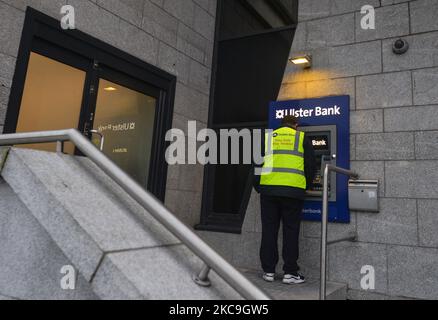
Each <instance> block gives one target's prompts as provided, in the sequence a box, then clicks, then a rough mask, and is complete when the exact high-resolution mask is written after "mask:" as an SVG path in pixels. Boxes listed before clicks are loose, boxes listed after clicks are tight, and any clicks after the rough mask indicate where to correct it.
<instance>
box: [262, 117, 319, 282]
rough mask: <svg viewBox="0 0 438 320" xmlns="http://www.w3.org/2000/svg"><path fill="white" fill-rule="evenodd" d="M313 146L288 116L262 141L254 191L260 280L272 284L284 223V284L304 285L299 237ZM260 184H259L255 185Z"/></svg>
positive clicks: (311, 171) (311, 174) (311, 173)
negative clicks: (259, 240) (258, 213)
mask: <svg viewBox="0 0 438 320" xmlns="http://www.w3.org/2000/svg"><path fill="white" fill-rule="evenodd" d="M315 167H316V166H315V153H314V150H313V146H312V144H311V142H310V140H308V139H307V138H306V136H305V134H304V132H300V131H299V130H298V119H297V118H295V117H293V116H287V117H285V118H284V119H283V122H282V126H281V127H280V128H279V129H277V130H275V131H274V132H272V133H269V134H267V135H266V137H265V156H264V164H263V168H262V169H261V174H260V175H258V178H259V179H258V178H257V180H256V184H255V188H256V190H257V191H258V192H259V193H260V198H261V215H262V229H263V230H262V244H261V249H260V259H261V263H262V267H263V271H264V275H263V279H264V280H266V281H268V282H273V281H274V280H275V271H276V266H277V264H278V261H279V254H278V232H279V229H280V222H282V223H283V260H284V267H283V271H284V277H283V283H285V284H298V283H303V282H305V278H304V277H303V276H302V275H301V274H299V272H298V271H299V266H298V263H297V261H298V256H299V234H300V227H301V219H302V211H303V205H304V199H305V192H306V189H308V188H310V187H311V184H312V182H313V178H314V175H315ZM258 180H259V181H258Z"/></svg>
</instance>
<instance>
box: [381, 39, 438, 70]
mask: <svg viewBox="0 0 438 320" xmlns="http://www.w3.org/2000/svg"><path fill="white" fill-rule="evenodd" d="M403 39H405V40H406V41H407V42H408V43H409V50H408V52H406V53H405V54H401V55H397V54H395V53H393V51H392V46H393V44H394V42H395V41H396V40H397V38H393V39H387V40H383V43H382V50H383V71H385V72H390V71H398V70H411V69H420V68H427V67H434V66H438V46H437V45H436V43H437V41H438V32H430V33H422V34H417V35H412V36H406V37H403Z"/></svg>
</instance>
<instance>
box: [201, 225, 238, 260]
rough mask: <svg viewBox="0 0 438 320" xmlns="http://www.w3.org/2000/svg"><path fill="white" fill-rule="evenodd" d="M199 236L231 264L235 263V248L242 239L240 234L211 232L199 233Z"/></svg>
mask: <svg viewBox="0 0 438 320" xmlns="http://www.w3.org/2000/svg"><path fill="white" fill-rule="evenodd" d="M197 234H198V235H199V236H200V237H201V238H202V240H204V241H205V242H207V243H208V244H209V245H210V246H211V247H212V248H213V249H215V250H216V251H217V252H218V253H219V254H220V255H221V256H222V257H224V258H225V259H226V260H227V261H229V262H232V261H233V252H234V246H235V245H236V244H237V243H238V242H239V241H240V239H241V237H242V236H241V235H238V234H230V233H219V232H209V231H197Z"/></svg>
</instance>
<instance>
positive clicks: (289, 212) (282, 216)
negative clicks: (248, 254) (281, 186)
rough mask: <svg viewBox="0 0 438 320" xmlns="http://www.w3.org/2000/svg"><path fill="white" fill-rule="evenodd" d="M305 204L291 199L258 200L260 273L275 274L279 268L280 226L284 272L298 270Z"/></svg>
mask: <svg viewBox="0 0 438 320" xmlns="http://www.w3.org/2000/svg"><path fill="white" fill-rule="evenodd" d="M303 206H304V201H303V200H297V199H292V198H283V197H272V196H264V195H262V196H261V212H262V229H263V230H262V245H261V248H260V259H261V262H262V267H263V271H264V272H266V273H275V269H276V266H277V264H278V260H279V256H278V232H279V229H280V222H281V221H282V222H283V260H284V267H283V271H284V272H285V273H286V274H291V273H296V272H298V270H299V266H298V263H297V261H298V257H299V237H300V227H301V220H302V211H303Z"/></svg>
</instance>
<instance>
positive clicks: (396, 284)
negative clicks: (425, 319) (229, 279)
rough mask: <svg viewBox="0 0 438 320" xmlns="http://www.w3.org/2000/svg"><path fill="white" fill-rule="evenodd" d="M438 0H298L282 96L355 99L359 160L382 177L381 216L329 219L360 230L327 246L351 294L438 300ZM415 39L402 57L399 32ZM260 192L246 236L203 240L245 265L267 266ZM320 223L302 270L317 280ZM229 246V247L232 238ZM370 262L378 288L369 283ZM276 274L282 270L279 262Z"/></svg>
mask: <svg viewBox="0 0 438 320" xmlns="http://www.w3.org/2000/svg"><path fill="white" fill-rule="evenodd" d="M363 5H372V6H374V7H375V14H376V29H375V30H362V28H361V25H360V20H361V17H362V15H361V13H360V10H361V7H362V6H363ZM437 16H438V1H436V0H416V1H406V0H398V1H397V0H381V1H379V0H300V1H299V25H298V30H297V34H296V36H295V40H294V43H293V46H292V48H291V55H294V54H311V55H312V56H313V66H312V68H311V69H310V70H302V69H300V68H297V67H295V66H293V65H292V64H289V65H288V67H287V69H286V71H285V75H284V80H283V84H282V88H281V92H280V94H279V98H278V99H279V100H289V99H299V98H315V97H322V96H329V95H343V94H346V95H350V96H351V133H352V134H351V160H352V161H351V167H352V169H354V170H356V171H357V172H359V173H360V174H361V177H362V178H364V179H378V180H379V182H380V199H379V201H380V208H381V211H380V213H378V214H369V213H362V212H353V213H352V217H351V223H350V224H348V225H341V224H330V226H329V238H330V239H336V238H341V237H343V236H345V235H348V234H349V233H350V232H357V233H358V240H359V241H358V242H356V243H348V242H345V243H340V244H336V245H333V246H331V247H330V249H329V280H331V281H337V282H342V283H347V284H348V286H349V297H350V298H352V299H366V298H370V299H386V298H424V299H437V298H438V233H437V232H436V230H438V209H437V208H438V183H437V181H438V68H437V67H438V45H437V43H438V22H437V21H438V20H437ZM400 37H401V38H403V39H405V40H407V41H408V42H409V45H410V49H409V51H408V52H407V53H406V54H404V55H395V54H394V53H393V52H392V45H393V43H394V41H395V40H396V39H398V38H400ZM260 232H261V229H260V210H259V197H258V195H257V194H253V197H252V199H251V201H250V205H249V208H248V211H247V217H246V221H245V225H244V231H243V233H242V235H223V234H207V233H204V237H205V238H206V239H208V240H209V241H210V243H212V244H215V245H216V247H217V248H218V249H219V250H221V252H222V253H223V254H224V255H225V256H227V257H228V258H230V259H232V261H233V262H234V263H235V264H236V265H238V266H241V267H245V268H252V269H258V270H260V265H259V262H258V260H259V258H258V250H259V243H260ZM319 237H320V223H311V222H305V223H304V225H303V228H302V235H301V247H302V248H301V249H302V250H301V259H300V263H301V266H302V269H303V272H304V273H305V274H306V275H307V276H310V277H314V278H317V277H319V250H320V248H319V246H320V239H319ZM224 243H227V245H224ZM364 265H371V266H373V267H374V268H375V272H376V288H375V290H373V291H364V290H362V288H361V285H360V280H361V277H362V275H361V273H360V271H361V268H362V266H364ZM278 271H281V269H280V266H279V268H278Z"/></svg>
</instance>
